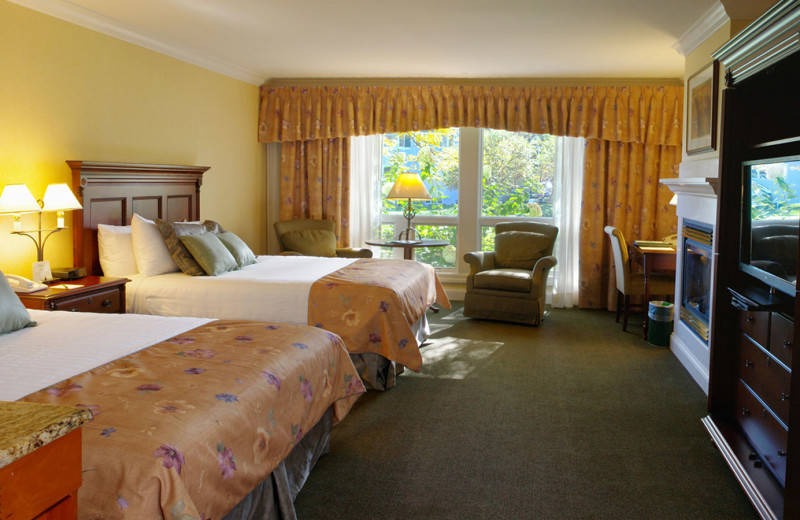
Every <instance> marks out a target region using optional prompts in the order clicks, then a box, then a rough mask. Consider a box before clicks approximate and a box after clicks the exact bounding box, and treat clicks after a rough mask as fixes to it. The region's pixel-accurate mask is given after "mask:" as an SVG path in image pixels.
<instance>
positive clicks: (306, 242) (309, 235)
mask: <svg viewBox="0 0 800 520" xmlns="http://www.w3.org/2000/svg"><path fill="white" fill-rule="evenodd" d="M281 242H283V247H284V249H286V250H287V251H295V252H297V253H300V254H301V255H305V256H336V235H335V234H334V233H333V231H329V230H327V229H298V230H296V231H290V232H289V233H285V234H284V235H283V236H282V237H281Z"/></svg>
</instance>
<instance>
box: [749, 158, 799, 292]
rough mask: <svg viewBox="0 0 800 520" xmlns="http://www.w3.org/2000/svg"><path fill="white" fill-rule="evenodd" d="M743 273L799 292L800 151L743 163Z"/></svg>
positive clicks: (785, 290) (768, 283) (783, 289)
mask: <svg viewBox="0 0 800 520" xmlns="http://www.w3.org/2000/svg"><path fill="white" fill-rule="evenodd" d="M742 165H743V167H742V175H743V179H742V181H743V182H742V187H743V189H742V236H741V242H740V245H741V249H740V264H739V265H740V268H741V270H742V271H744V272H746V273H748V274H749V275H751V276H753V277H755V278H756V279H758V280H760V281H762V282H764V283H765V284H767V285H768V286H770V287H772V288H775V289H777V290H779V291H781V292H783V293H786V294H789V295H792V296H794V294H795V289H796V283H797V274H798V273H797V259H798V236H799V235H798V231H799V230H800V155H792V156H784V157H777V158H769V159H758V160H752V161H745V162H744V163H742Z"/></svg>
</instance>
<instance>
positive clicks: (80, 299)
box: [50, 288, 121, 313]
mask: <svg viewBox="0 0 800 520" xmlns="http://www.w3.org/2000/svg"><path fill="white" fill-rule="evenodd" d="M120 305H121V295H120V291H119V289H116V288H114V289H110V290H106V291H97V292H94V293H90V294H81V295H78V296H75V297H73V298H60V299H56V300H53V301H52V302H50V308H51V310H54V311H73V312H105V313H119V312H120V308H121V307H120Z"/></svg>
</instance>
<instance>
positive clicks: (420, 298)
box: [68, 161, 450, 390]
mask: <svg viewBox="0 0 800 520" xmlns="http://www.w3.org/2000/svg"><path fill="white" fill-rule="evenodd" d="M68 164H69V165H70V168H71V169H72V172H73V185H74V187H75V191H76V193H77V194H78V198H79V199H80V200H81V202H82V204H83V211H82V215H81V216H80V217H77V216H76V218H74V222H73V230H74V248H75V259H74V260H75V265H78V266H86V267H87V269H88V270H89V271H90V272H91V273H93V274H102V269H101V266H100V258H99V254H98V247H97V244H98V239H97V229H98V226H99V225H111V226H120V227H122V226H125V225H126V224H128V223H130V222H131V220H132V219H133V218H134V215H139V216H140V217H143V218H144V219H151V220H155V219H162V220H165V221H170V222H181V221H197V220H198V219H199V213H200V211H199V209H200V205H199V193H200V185H201V183H202V175H203V173H204V172H205V171H206V170H207V168H205V167H192V166H161V165H137V164H119V163H95V162H85V161H68ZM123 274H125V273H123ZM128 278H130V279H131V283H129V284H128V287H127V290H126V293H127V295H128V296H127V309H128V312H135V313H143V314H158V315H165V316H196V317H213V318H219V319H255V320H265V321H280V322H285V323H295V324H301V323H302V324H308V325H312V326H316V327H320V328H323V329H326V330H329V331H331V332H335V333H336V334H338V335H339V336H341V337H342V339H343V340H344V343H345V345H346V347H347V349H348V351H349V352H350V354H351V357H352V359H353V362H354V363H355V364H356V367H357V369H358V371H359V374H360V376H361V378H362V380H363V381H364V383H365V384H366V385H367V387H368V388H374V389H380V390H383V389H386V388H390V387H391V386H393V385H394V384H395V375H396V372H397V371H398V367H399V369H400V370H401V369H402V367H408V368H410V369H411V370H415V371H418V370H420V368H421V365H422V358H421V355H420V352H419V345H420V344H421V343H422V342H423V341H424V340H425V339H426V337H427V335H428V333H429V331H428V328H427V320H426V317H425V312H426V310H427V309H428V308H429V307H430V306H431V305H433V304H434V303H437V302H438V303H440V304H441V305H444V306H445V307H449V305H450V304H449V301H448V299H447V296H446V294H445V292H444V290H443V288H442V286H441V283H440V282H439V279H438V277H437V276H436V273H435V271H434V269H433V267H431V266H430V265H427V264H423V263H419V262H413V261H406V260H382V259H358V260H353V259H337V258H318V257H297V256H289V257H283V256H260V257H258V258H257V261H256V263H254V264H253V265H248V266H246V267H243V268H242V269H240V270H236V271H231V272H227V273H224V274H222V275H218V276H189V275H187V274H184V273H183V272H173V273H165V274H159V275H156V276H145V275H144V274H135V275H130V276H128Z"/></svg>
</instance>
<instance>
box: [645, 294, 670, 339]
mask: <svg viewBox="0 0 800 520" xmlns="http://www.w3.org/2000/svg"><path fill="white" fill-rule="evenodd" d="M673 310H674V306H673V305H672V304H671V303H670V302H662V301H657V300H656V301H652V302H650V306H649V308H648V311H647V318H648V322H647V342H648V343H650V344H651V345H654V346H656V347H668V346H669V335H670V334H671V333H672V316H673Z"/></svg>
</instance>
